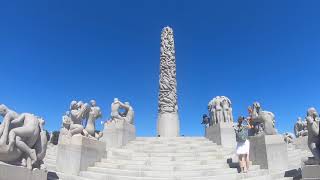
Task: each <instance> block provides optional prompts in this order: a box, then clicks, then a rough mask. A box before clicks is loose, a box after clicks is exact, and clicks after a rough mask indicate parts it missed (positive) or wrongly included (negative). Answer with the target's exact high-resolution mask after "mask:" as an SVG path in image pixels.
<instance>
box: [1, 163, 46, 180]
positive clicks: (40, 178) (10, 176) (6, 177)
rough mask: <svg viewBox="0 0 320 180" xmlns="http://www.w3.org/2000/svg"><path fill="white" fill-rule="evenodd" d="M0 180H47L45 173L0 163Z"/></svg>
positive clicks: (44, 171)
mask: <svg viewBox="0 0 320 180" xmlns="http://www.w3.org/2000/svg"><path fill="white" fill-rule="evenodd" d="M0 180H47V171H46V170H39V169H34V170H32V171H30V170H29V169H27V168H25V167H21V166H14V165H9V164H4V163H0Z"/></svg>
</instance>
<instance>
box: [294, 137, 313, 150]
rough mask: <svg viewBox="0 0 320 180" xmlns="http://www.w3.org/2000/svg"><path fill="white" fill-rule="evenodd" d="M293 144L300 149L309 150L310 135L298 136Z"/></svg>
mask: <svg viewBox="0 0 320 180" xmlns="http://www.w3.org/2000/svg"><path fill="white" fill-rule="evenodd" d="M293 145H294V146H295V147H296V148H298V149H303V150H307V151H310V150H309V146H308V136H303V137H298V138H296V139H294V140H293Z"/></svg>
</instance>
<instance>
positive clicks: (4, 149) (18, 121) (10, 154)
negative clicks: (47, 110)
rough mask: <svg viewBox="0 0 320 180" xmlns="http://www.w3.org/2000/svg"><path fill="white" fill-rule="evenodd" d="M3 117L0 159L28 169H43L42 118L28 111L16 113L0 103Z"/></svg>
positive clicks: (44, 147) (44, 144)
mask: <svg viewBox="0 0 320 180" xmlns="http://www.w3.org/2000/svg"><path fill="white" fill-rule="evenodd" d="M0 114H1V115H2V116H3V117H4V118H3V120H4V121H3V123H2V124H1V134H2V136H1V138H3V137H4V136H7V137H8V141H9V142H8V144H7V138H3V142H4V143H3V144H0V161H4V162H8V163H11V164H16V165H22V166H26V167H27V168H28V169H32V168H33V167H38V168H41V169H44V168H45V166H44V163H43V161H42V160H43V158H44V157H45V154H46V149H47V136H46V130H45V129H44V124H45V123H44V119H43V118H40V117H38V116H35V115H33V114H30V113H22V114H21V115H18V114H17V113H16V112H14V111H12V110H10V109H9V108H7V107H6V106H5V105H0Z"/></svg>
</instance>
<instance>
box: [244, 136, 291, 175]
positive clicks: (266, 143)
mask: <svg viewBox="0 0 320 180" xmlns="http://www.w3.org/2000/svg"><path fill="white" fill-rule="evenodd" d="M249 156H250V160H251V161H252V163H253V164H254V165H260V167H261V168H262V169H269V170H285V169H287V168H288V151H287V145H286V143H285V142H284V140H283V137H282V136H281V135H261V136H252V137H250V152H249Z"/></svg>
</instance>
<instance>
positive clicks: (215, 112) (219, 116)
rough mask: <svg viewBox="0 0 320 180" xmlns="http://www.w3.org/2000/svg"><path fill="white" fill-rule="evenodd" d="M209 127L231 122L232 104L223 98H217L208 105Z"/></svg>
mask: <svg viewBox="0 0 320 180" xmlns="http://www.w3.org/2000/svg"><path fill="white" fill-rule="evenodd" d="M208 111H209V116H210V120H211V121H210V126H211V125H213V124H218V123H229V122H233V115H232V103H231V101H230V99H229V98H227V97H225V96H217V97H215V98H213V99H212V100H211V101H210V102H209V104H208Z"/></svg>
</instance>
